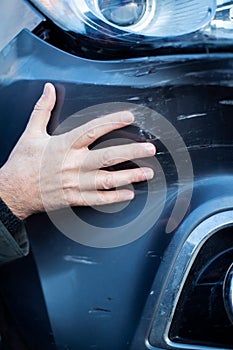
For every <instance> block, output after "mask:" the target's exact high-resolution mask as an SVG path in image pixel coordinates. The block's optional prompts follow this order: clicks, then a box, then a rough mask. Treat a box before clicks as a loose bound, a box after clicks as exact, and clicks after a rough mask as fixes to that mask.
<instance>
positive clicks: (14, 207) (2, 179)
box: [0, 167, 30, 220]
mask: <svg viewBox="0 0 233 350" xmlns="http://www.w3.org/2000/svg"><path fill="white" fill-rule="evenodd" d="M20 197H21V196H20V195H19V191H18V188H17V184H16V183H15V181H14V180H13V179H12V178H11V176H9V174H6V171H5V169H4V167H2V168H1V169H0V199H2V201H3V202H4V203H5V205H6V206H7V207H8V208H9V210H10V211H11V212H12V214H13V215H14V216H15V217H17V218H18V219H19V220H24V219H26V218H27V217H28V216H29V215H30V213H27V210H25V208H24V206H23V203H22V202H21V198H20Z"/></svg>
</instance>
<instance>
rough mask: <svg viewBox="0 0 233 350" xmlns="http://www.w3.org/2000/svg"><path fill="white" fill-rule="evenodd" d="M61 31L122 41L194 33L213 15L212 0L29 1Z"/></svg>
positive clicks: (214, 7) (214, 1) (213, 5)
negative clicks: (141, 37) (135, 37)
mask: <svg viewBox="0 0 233 350" xmlns="http://www.w3.org/2000/svg"><path fill="white" fill-rule="evenodd" d="M31 2H32V3H33V4H35V5H36V7H37V8H39V9H40V10H41V11H42V12H43V13H44V14H45V15H47V16H48V17H49V18H50V19H51V20H52V21H53V22H55V23H56V24H57V25H59V26H60V27H62V28H63V29H65V30H68V31H72V32H75V33H78V34H84V35H88V36H89V37H90V32H91V33H92V34H93V30H94V31H98V32H99V33H101V34H102V35H104V36H107V37H114V38H115V39H116V38H117V39H121V40H124V38H125V36H126V37H127V39H129V36H130V38H131V39H132V38H133V37H134V35H135V36H136V35H137V36H138V35H142V36H146V37H150V38H154V37H169V36H170V37H171V36H173V37H174V36H178V35H182V34H188V33H191V32H194V31H196V30H198V29H200V28H201V27H203V26H205V25H206V24H208V23H209V22H210V21H211V20H212V19H213V17H214V15H215V10H216V0H188V1H186V0H32V1H31Z"/></svg>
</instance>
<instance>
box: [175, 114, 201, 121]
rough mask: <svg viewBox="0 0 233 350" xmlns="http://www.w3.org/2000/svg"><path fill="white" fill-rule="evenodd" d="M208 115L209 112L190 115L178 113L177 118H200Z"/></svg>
mask: <svg viewBox="0 0 233 350" xmlns="http://www.w3.org/2000/svg"><path fill="white" fill-rule="evenodd" d="M205 116H207V113H197V114H190V115H184V114H181V115H178V117H177V120H186V119H192V118H198V117H205Z"/></svg>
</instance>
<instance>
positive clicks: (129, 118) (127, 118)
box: [121, 112, 134, 123]
mask: <svg viewBox="0 0 233 350" xmlns="http://www.w3.org/2000/svg"><path fill="white" fill-rule="evenodd" d="M121 119H122V121H123V122H125V123H132V122H133V121H134V115H133V114H132V113H130V112H122V114H121Z"/></svg>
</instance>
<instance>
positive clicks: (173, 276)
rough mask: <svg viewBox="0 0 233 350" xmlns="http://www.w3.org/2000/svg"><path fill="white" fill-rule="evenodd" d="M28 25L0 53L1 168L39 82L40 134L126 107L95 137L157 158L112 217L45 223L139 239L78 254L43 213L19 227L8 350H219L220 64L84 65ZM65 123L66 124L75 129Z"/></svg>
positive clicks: (217, 60)
mask: <svg viewBox="0 0 233 350" xmlns="http://www.w3.org/2000/svg"><path fill="white" fill-rule="evenodd" d="M24 6H25V4H24ZM38 21H39V22H40V20H38ZM42 26H43V27H46V25H45V24H44V23H43V25H42ZM41 28H42V27H40V25H39V28H38V27H36V28H35V29H34V30H32V28H31V29H30V30H29V29H23V30H22V31H21V32H20V33H19V34H17V36H16V37H15V38H14V39H12V40H11V39H10V40H9V43H8V45H7V46H5V47H4V48H3V49H2V51H1V55H0V108H1V117H0V125H1V127H0V140H1V141H0V142H1V154H0V157H1V158H0V160H1V164H4V162H5V161H6V159H7V157H8V155H9V154H10V151H11V149H12V147H13V146H14V144H15V143H16V141H17V139H18V137H19V136H20V134H21V133H22V131H23V130H24V127H25V125H26V123H27V120H28V117H29V115H30V112H31V110H32V108H33V105H34V103H35V101H36V100H37V98H38V96H39V95H40V93H41V90H42V87H43V84H44V83H45V82H46V81H51V82H53V83H54V84H55V86H56V89H57V95H58V102H57V105H56V107H55V110H54V112H53V116H52V120H51V122H50V125H49V132H50V133H53V132H54V130H55V129H56V127H57V125H59V124H60V123H61V122H62V121H64V120H66V119H67V118H68V117H70V116H72V115H75V113H78V112H80V111H82V110H83V109H86V108H88V107H92V108H91V111H92V113H93V114H91V118H93V117H94V116H95V112H94V111H95V108H96V109H97V111H98V108H97V107H94V108H93V106H96V105H98V106H100V105H101V106H102V105H103V104H107V105H106V106H108V108H113V110H115V109H117V108H118V106H120V107H121V108H122V106H125V107H127V108H129V109H133V110H135V109H136V121H135V124H134V125H133V126H131V127H128V128H125V129H122V130H121V131H118V132H115V133H112V134H111V135H108V136H107V138H106V139H105V140H102V141H106V140H114V139H122V138H127V139H131V140H136V141H138V142H141V141H145V140H146V141H149V142H153V143H154V144H155V145H156V147H157V155H156V159H148V160H147V161H146V163H147V164H151V165H152V166H153V167H154V169H155V172H156V177H155V179H154V180H153V181H152V182H151V183H150V184H147V183H142V184H138V185H135V186H134V187H135V193H136V197H135V199H134V200H133V201H132V203H130V204H129V205H128V206H126V207H124V208H123V209H122V208H121V207H119V208H118V207H117V208H116V207H112V211H111V209H109V210H108V211H107V210H103V211H99V210H98V209H96V208H74V212H75V214H76V215H77V216H78V217H79V218H80V219H81V221H82V222H83V223H84V224H83V225H82V226H79V227H77V225H76V223H75V222H72V221H69V216H68V214H67V213H66V211H65V210H61V211H59V212H58V213H57V214H56V215H57V217H59V218H60V219H61V220H62V221H65V222H66V224H67V225H68V226H69V228H70V229H72V230H77V234H79V231H82V232H81V234H83V233H84V235H85V234H86V235H88V234H89V226H92V227H96V230H97V229H99V228H102V229H103V230H104V231H105V232H106V231H108V230H109V233H110V234H111V230H112V229H113V228H114V229H115V228H116V229H117V230H116V231H117V235H119V236H121V235H123V236H124V235H129V236H130V235H132V237H134V233H135V232H137V230H138V225H139V222H140V225H141V226H140V227H141V229H142V230H145V234H143V235H142V236H141V237H140V238H138V239H137V240H133V239H132V242H131V243H128V244H126V245H123V246H119V247H115V248H114V247H112V248H95V247H89V246H85V245H83V244H80V243H77V242H74V241H73V240H71V239H69V238H68V237H66V236H65V235H64V234H62V233H61V232H59V230H58V229H57V227H56V226H55V225H54V224H53V223H52V222H51V220H50V218H49V216H48V215H47V214H40V215H35V216H33V217H31V218H29V219H28V220H27V230H28V234H29V238H30V244H31V252H30V255H29V256H28V257H26V258H24V259H21V260H19V261H16V262H14V263H11V264H8V265H6V266H3V267H2V268H1V272H0V278H1V283H0V290H1V299H2V305H3V308H4V310H5V314H6V315H7V316H6V319H7V321H6V323H7V327H8V332H9V334H14V335H15V343H16V345H15V349H21V348H22V349H30V350H31V349H33V350H34V349H35V350H37V349H70V350H77V349H81V350H85V349H100V350H105V349H111V350H124V349H135V350H145V349H179V348H182V349H187V350H188V349H204V348H206V349H218V348H221V349H232V348H233V337H232V334H233V333H232V329H233V325H232V318H231V317H232V312H233V310H232V308H231V306H232V305H231V303H230V302H228V304H227V305H226V303H227V300H228V301H229V298H230V295H231V294H230V293H231V292H229V288H230V287H227V286H228V284H229V283H230V282H231V275H229V271H230V270H229V268H230V266H231V264H232V250H233V230H232V225H233V192H232V187H233V177H232V170H233V161H232V158H233V155H232V150H233V143H232V125H233V124H232V113H233V108H232V106H233V97H232V96H233V89H232V86H233V54H232V53H230V52H213V53H199V54H197V53H191V52H190V53H186V54H182V53H179V54H173V55H164V56H162V55H161V56H155V55H153V51H152V52H151V54H150V56H147V57H135V58H133V57H131V58H128V59H127V58H125V59H117V60H112V59H111V60H106V59H101V60H94V59H91V58H88V59H87V58H82V57H80V56H77V55H74V54H71V53H69V52H66V51H64V50H61V49H59V48H57V47H56V46H54V45H52V43H49V40H47V39H46V40H43V39H42V37H43V35H41ZM51 31H52V29H51ZM67 46H69V43H67ZM109 106H110V107H109ZM101 108H102V107H101ZM144 108H146V109H144ZM148 109H150V110H152V111H155V112H156V113H155V115H154V114H153V113H152V116H150V115H149V114H148V116H147V115H146V116H145V115H144V114H143V113H144V111H145V110H146V111H148ZM148 113H149V112H148ZM76 115H77V117H76V119H75V118H74V125H76V123H77V124H78V123H80V120H81V122H84V121H85V118H84V119H83V118H81V117H80V115H81V114H76ZM160 116H162V117H161V118H160ZM79 119H80V120H79ZM161 120H162V121H163V122H161ZM148 121H149V122H148ZM164 123H165V124H164ZM148 125H149V127H148ZM164 125H165V126H168V127H167V128H164V127H163V126H164ZM177 135H178V136H179V137H181V139H182V140H183V142H184V144H183V143H179V142H180V141H179V139H178V136H177ZM177 145H181V146H180V147H177ZM54 157H56V154H54ZM190 162H191V163H190ZM190 164H191V167H192V169H190ZM124 166H131V164H126V165H125V164H123V165H121V166H120V167H124ZM186 168H187V169H186ZM191 175H192V176H191ZM164 186H165V190H164ZM164 191H165V192H164ZM149 194H150V201H149V203H148V196H149ZM163 195H165V199H166V200H165V201H164V202H163V200H162V199H163ZM161 198H162V199H161ZM161 201H162V202H163V203H162V204H163V205H162V206H161ZM174 208H176V212H177V213H181V214H180V216H179V215H178V216H177V217H176V216H173V217H172V213H173V214H174ZM159 209H161V213H160V215H158V212H159ZM182 213H184V215H182ZM157 216H158V217H157ZM171 217H172V218H173V219H174V220H173V226H172V230H170V231H169V232H168V231H167V225H168V222H169V219H170V218H171ZM153 218H154V219H153ZM176 219H177V220H176ZM178 219H180V220H178ZM148 222H152V224H150V225H148ZM229 276H230V277H229ZM227 281H228V282H227ZM227 283H228V284H227ZM16 335H17V336H16ZM7 341H8V340H7V339H6V340H5V349H8V348H7ZM17 344H18V345H17ZM19 344H20V345H19Z"/></svg>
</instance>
